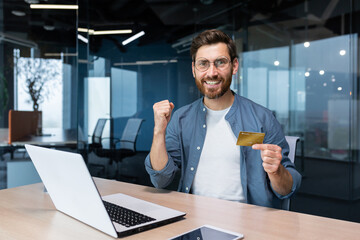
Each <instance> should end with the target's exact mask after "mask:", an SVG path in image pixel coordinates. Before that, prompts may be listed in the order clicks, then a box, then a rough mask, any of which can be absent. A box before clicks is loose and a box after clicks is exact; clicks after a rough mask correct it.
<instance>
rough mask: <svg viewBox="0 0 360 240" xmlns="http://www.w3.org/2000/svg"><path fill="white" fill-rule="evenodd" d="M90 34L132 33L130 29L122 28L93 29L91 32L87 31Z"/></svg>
mask: <svg viewBox="0 0 360 240" xmlns="http://www.w3.org/2000/svg"><path fill="white" fill-rule="evenodd" d="M89 33H90V34H92V35H107V34H128V33H132V30H131V29H123V30H105V31H94V32H93V33H91V32H90V31H89Z"/></svg>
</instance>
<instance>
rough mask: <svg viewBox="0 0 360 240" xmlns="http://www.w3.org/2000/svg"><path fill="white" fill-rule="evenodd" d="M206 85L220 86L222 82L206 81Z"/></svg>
mask: <svg viewBox="0 0 360 240" xmlns="http://www.w3.org/2000/svg"><path fill="white" fill-rule="evenodd" d="M205 83H206V84H208V85H216V84H219V83H220V81H205Z"/></svg>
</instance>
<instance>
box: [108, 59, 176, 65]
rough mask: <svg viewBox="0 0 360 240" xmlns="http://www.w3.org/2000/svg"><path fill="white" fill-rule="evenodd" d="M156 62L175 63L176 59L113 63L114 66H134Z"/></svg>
mask: <svg viewBox="0 0 360 240" xmlns="http://www.w3.org/2000/svg"><path fill="white" fill-rule="evenodd" d="M158 63H163V64H167V63H177V60H176V59H172V60H150V61H136V62H122V63H114V66H134V65H152V64H158Z"/></svg>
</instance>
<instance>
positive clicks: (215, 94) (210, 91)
mask: <svg viewBox="0 0 360 240" xmlns="http://www.w3.org/2000/svg"><path fill="white" fill-rule="evenodd" d="M231 72H232V71H230V73H229V75H227V76H225V78H222V77H219V76H218V77H216V78H202V79H197V78H196V76H195V83H196V86H197V88H198V89H199V91H200V93H201V94H202V95H204V96H205V97H206V98H208V99H217V98H220V97H222V96H223V95H224V94H225V93H226V92H227V91H228V90H229V89H230V85H231V82H232V74H231ZM206 81H221V83H220V84H221V87H220V89H219V88H216V89H215V88H207V87H206V86H204V84H206V83H204V82H206Z"/></svg>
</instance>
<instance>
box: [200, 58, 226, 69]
mask: <svg viewBox="0 0 360 240" xmlns="http://www.w3.org/2000/svg"><path fill="white" fill-rule="evenodd" d="M211 63H213V64H214V66H215V67H216V68H217V69H219V70H222V69H225V68H227V67H228V66H229V63H230V60H229V59H228V58H226V57H219V58H217V59H216V60H215V61H214V62H210V61H209V60H207V59H206V58H199V59H198V60H196V62H195V67H196V69H197V70H199V71H201V72H204V71H206V70H208V69H209V67H210V64H211Z"/></svg>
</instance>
